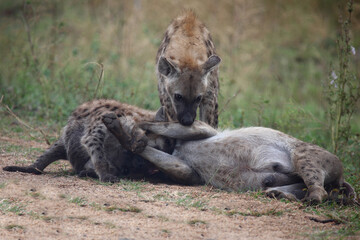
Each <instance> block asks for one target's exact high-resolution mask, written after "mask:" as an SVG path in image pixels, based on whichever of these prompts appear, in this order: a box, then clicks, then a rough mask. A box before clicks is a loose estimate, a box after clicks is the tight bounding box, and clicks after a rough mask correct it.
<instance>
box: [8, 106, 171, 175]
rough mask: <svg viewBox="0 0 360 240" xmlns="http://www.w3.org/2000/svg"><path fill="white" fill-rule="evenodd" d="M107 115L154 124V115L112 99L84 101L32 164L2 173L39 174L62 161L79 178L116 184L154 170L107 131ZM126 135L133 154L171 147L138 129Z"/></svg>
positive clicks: (169, 148)
mask: <svg viewBox="0 0 360 240" xmlns="http://www.w3.org/2000/svg"><path fill="white" fill-rule="evenodd" d="M108 113H113V114H115V116H117V117H121V119H126V118H131V119H132V122H134V123H136V122H139V121H155V120H156V121H157V119H156V118H157V117H156V112H152V111H148V110H144V109H140V108H137V107H135V106H131V105H128V104H125V103H120V102H117V101H114V100H94V101H91V102H86V103H84V104H82V105H80V106H79V107H78V108H76V109H75V110H74V112H73V113H72V114H71V116H70V117H69V119H68V122H67V124H66V126H65V127H64V128H63V131H62V135H61V137H60V138H59V139H58V140H57V141H56V142H55V143H54V144H53V145H52V146H51V147H50V148H49V149H47V150H46V151H45V152H44V154H43V155H41V156H40V157H39V158H38V159H37V160H36V161H35V163H33V164H32V165H30V166H27V167H20V166H7V167H5V168H4V170H5V171H11V172H15V171H19V172H26V173H34V174H41V173H43V170H44V169H45V168H46V167H47V166H48V165H49V164H51V163H52V162H54V161H56V160H60V159H64V160H69V161H70V163H71V165H72V167H73V168H74V170H75V173H76V174H78V175H79V176H80V177H84V176H90V177H99V179H100V181H104V182H115V181H117V180H118V177H119V176H125V175H129V174H132V173H134V174H140V175H142V174H145V175H146V173H147V171H149V172H150V171H151V170H152V169H154V168H153V165H151V164H150V163H148V162H147V161H144V160H143V159H141V158H140V157H137V156H135V155H134V154H133V153H131V152H129V151H127V150H125V149H124V148H123V147H122V146H121V144H120V143H119V141H117V140H116V139H115V137H114V136H113V134H111V133H110V132H109V131H108V130H107V128H106V127H105V125H104V123H103V120H104V121H106V120H107V119H106V118H103V115H106V114H108ZM132 127H133V126H132ZM134 129H135V128H134ZM127 132H128V133H129V134H128V135H126V136H123V139H124V140H125V141H126V144H127V146H128V148H129V149H132V151H134V152H138V151H141V150H142V149H141V148H143V147H145V146H146V145H147V144H150V145H152V146H154V147H156V148H160V149H162V150H164V149H165V151H171V149H172V148H173V146H172V145H171V144H172V142H171V141H170V140H168V139H166V141H165V139H164V138H162V137H157V136H156V135H151V134H150V135H149V136H148V137H146V136H145V135H144V133H143V131H142V130H140V131H139V129H138V130H136V129H135V130H134V131H130V130H128V131H127ZM132 146H134V147H132ZM149 164H150V165H149ZM129 171H130V172H129Z"/></svg>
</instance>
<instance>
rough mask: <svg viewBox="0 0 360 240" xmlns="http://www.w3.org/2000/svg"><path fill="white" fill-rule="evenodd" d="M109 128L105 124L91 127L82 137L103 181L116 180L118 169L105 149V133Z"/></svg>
mask: <svg viewBox="0 0 360 240" xmlns="http://www.w3.org/2000/svg"><path fill="white" fill-rule="evenodd" d="M106 131H107V129H106V127H105V126H104V125H96V126H94V127H91V128H90V130H89V131H88V132H87V133H85V135H84V136H83V137H82V139H81V143H82V144H83V145H84V146H85V148H86V150H87V151H88V153H89V156H90V160H91V162H92V164H93V166H94V169H95V172H96V174H97V175H98V176H99V179H100V181H102V182H116V181H118V178H117V177H116V169H115V168H114V167H113V166H112V165H111V163H109V162H108V161H107V159H106V155H105V151H104V141H105V133H106Z"/></svg>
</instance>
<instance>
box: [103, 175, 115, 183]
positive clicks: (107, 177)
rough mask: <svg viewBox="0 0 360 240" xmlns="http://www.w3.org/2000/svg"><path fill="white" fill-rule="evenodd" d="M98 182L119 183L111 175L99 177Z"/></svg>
mask: <svg viewBox="0 0 360 240" xmlns="http://www.w3.org/2000/svg"><path fill="white" fill-rule="evenodd" d="M100 181H101V182H110V183H115V182H118V181H119V178H118V177H116V176H114V175H112V174H105V175H103V176H101V177H100Z"/></svg>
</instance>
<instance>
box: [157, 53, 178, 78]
mask: <svg viewBox="0 0 360 240" xmlns="http://www.w3.org/2000/svg"><path fill="white" fill-rule="evenodd" d="M158 71H159V73H161V74H162V75H164V76H166V77H169V76H171V75H173V74H175V73H177V72H178V70H177V68H176V67H175V66H174V65H173V64H172V63H170V62H169V61H168V60H167V59H166V58H164V57H161V58H160V59H159V63H158Z"/></svg>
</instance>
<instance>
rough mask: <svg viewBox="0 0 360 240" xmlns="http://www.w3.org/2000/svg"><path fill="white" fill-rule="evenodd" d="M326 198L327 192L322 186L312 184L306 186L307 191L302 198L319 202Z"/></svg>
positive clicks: (311, 201)
mask: <svg viewBox="0 0 360 240" xmlns="http://www.w3.org/2000/svg"><path fill="white" fill-rule="evenodd" d="M327 198H328V193H327V192H326V191H325V189H324V188H323V187H319V186H312V187H309V188H308V193H307V194H306V196H305V198H304V200H305V201H307V202H310V203H315V204H317V203H321V202H322V201H323V200H325V199H327Z"/></svg>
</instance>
